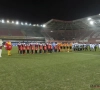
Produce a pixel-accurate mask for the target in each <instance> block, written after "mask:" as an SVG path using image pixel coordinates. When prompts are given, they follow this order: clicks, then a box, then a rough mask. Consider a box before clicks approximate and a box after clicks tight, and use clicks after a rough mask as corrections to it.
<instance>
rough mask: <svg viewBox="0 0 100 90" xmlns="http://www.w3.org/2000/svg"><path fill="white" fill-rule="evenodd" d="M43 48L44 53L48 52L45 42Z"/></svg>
mask: <svg viewBox="0 0 100 90" xmlns="http://www.w3.org/2000/svg"><path fill="white" fill-rule="evenodd" d="M43 50H44V53H46V51H47V46H46V45H45V44H44V45H43Z"/></svg>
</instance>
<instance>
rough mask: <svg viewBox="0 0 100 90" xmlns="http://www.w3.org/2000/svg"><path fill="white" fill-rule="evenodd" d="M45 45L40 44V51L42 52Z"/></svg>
mask: <svg viewBox="0 0 100 90" xmlns="http://www.w3.org/2000/svg"><path fill="white" fill-rule="evenodd" d="M42 49H43V45H42V44H39V53H42Z"/></svg>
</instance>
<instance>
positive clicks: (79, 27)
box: [0, 15, 100, 42]
mask: <svg viewBox="0 0 100 90" xmlns="http://www.w3.org/2000/svg"><path fill="white" fill-rule="evenodd" d="M99 18H100V15H95V16H91V17H90V18H88V17H86V18H82V19H77V20H73V21H63V20H57V19H51V20H49V21H48V22H46V23H45V25H46V27H45V28H43V27H39V26H28V25H26V26H24V25H14V24H7V23H3V24H2V23H0V37H2V36H3V37H5V38H8V37H10V38H12V37H13V38H14V37H15V38H17V39H18V38H32V37H45V38H46V39H47V40H65V41H67V40H76V41H80V40H86V41H93V42H95V41H97V40H99V39H100V29H99V28H100V20H99Z"/></svg>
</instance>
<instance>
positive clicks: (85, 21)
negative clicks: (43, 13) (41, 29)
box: [45, 14, 100, 30]
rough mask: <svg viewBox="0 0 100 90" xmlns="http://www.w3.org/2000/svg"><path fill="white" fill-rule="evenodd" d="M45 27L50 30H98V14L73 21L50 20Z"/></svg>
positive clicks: (99, 16)
mask: <svg viewBox="0 0 100 90" xmlns="http://www.w3.org/2000/svg"><path fill="white" fill-rule="evenodd" d="M45 25H46V27H47V28H48V29H50V30H100V14H99V15H94V16H89V17H85V18H82V19H77V20H73V21H63V20H57V19H51V20H50V21H48V22H47V23H46V24H45Z"/></svg>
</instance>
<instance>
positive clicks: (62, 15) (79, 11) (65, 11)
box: [0, 0, 100, 24]
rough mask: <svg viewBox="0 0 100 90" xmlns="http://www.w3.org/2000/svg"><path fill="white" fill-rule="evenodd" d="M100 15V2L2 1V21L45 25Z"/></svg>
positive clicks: (75, 0)
mask: <svg viewBox="0 0 100 90" xmlns="http://www.w3.org/2000/svg"><path fill="white" fill-rule="evenodd" d="M99 13H100V0H26V1H22V2H21V0H20V1H17V0H12V1H10V0H8V1H7V0H0V19H2V18H4V19H9V20H19V21H27V22H29V23H33V24H34V23H36V24H37V23H38V24H41V23H45V22H47V21H49V20H50V19H60V20H66V21H71V20H75V19H79V18H83V17H87V16H91V15H96V14H99Z"/></svg>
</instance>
